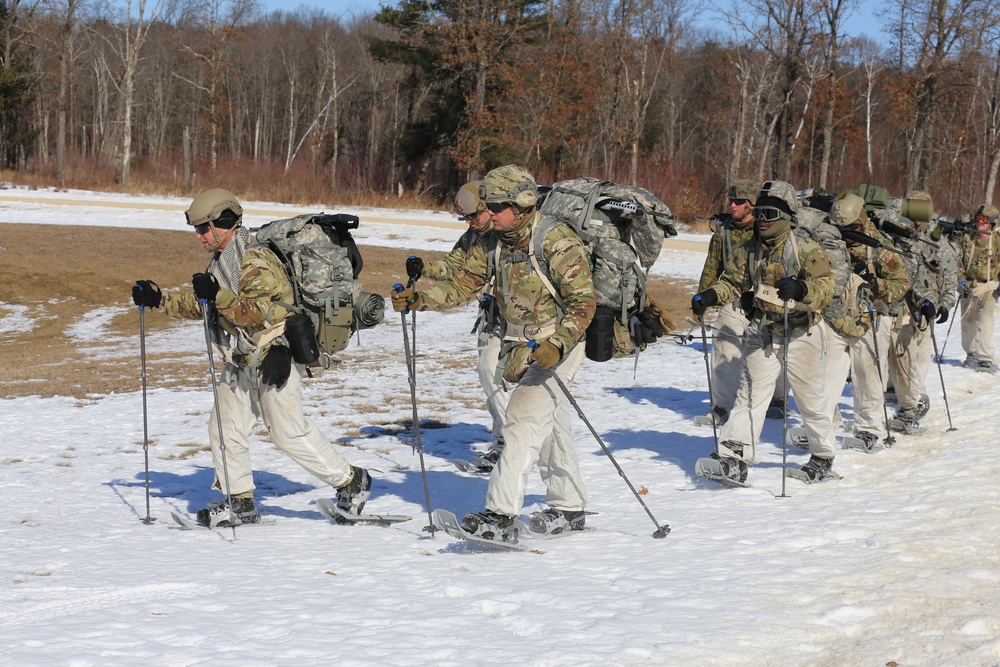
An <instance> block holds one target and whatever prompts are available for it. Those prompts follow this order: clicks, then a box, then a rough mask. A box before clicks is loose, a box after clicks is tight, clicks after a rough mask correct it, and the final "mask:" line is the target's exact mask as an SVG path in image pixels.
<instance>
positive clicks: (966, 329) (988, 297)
mask: <svg viewBox="0 0 1000 667" xmlns="http://www.w3.org/2000/svg"><path fill="white" fill-rule="evenodd" d="M961 304H962V348H963V349H964V350H965V353H966V354H974V355H976V358H978V359H986V360H987V361H993V357H994V355H995V354H996V351H997V350H996V343H994V342H993V325H994V322H993V318H994V316H995V314H996V309H997V305H996V301H994V300H993V293H992V292H987V293H986V294H984V295H982V296H980V297H975V296H971V297H969V298H968V299H962V301H961Z"/></svg>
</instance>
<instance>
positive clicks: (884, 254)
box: [826, 195, 910, 440]
mask: <svg viewBox="0 0 1000 667" xmlns="http://www.w3.org/2000/svg"><path fill="white" fill-rule="evenodd" d="M850 196H852V197H853V198H854V200H856V201H854V202H852V203H853V204H855V208H854V209H851V217H855V216H858V217H857V218H856V219H854V220H841V219H837V212H838V207H839V205H840V204H841V203H842V202H841V201H838V203H835V204H834V211H833V212H832V213H831V216H832V217H834V223H835V224H837V225H841V226H851V225H852V224H857V222H858V221H860V222H861V223H862V226H861V229H860V231H861V233H863V234H867V235H868V236H871V237H872V238H874V239H875V240H877V241H879V242H880V243H882V244H885V245H891V243H890V241H889V239H888V238H886V237H885V236H884V235H883V234H882V233H881V232H880V231H878V229H876V227H875V225H873V224H872V223H871V222H870V221H869V220H868V215H867V213H866V212H865V209H864V200H863V199H861V198H860V197H857V196H854V195H850ZM848 206H850V204H848ZM847 252H848V254H849V255H850V258H851V260H852V262H857V263H863V265H864V266H865V267H866V268H867V270H868V271H870V272H871V273H872V274H873V275H874V276H875V278H876V280H877V282H876V285H877V287H876V288H875V289H874V290H872V288H871V287H870V286H869V284H868V283H867V282H865V281H864V280H862V279H861V278H860V277H859V276H858V275H857V274H856V273H854V274H852V275H851V279H852V282H851V285H850V288H849V289H850V291H851V293H852V294H853V295H859V296H856V297H855V298H854V299H852V301H853V304H852V306H853V307H851V308H850V310H851V311H852V312H851V313H849V314H848V315H847V316H846V318H844V319H848V320H850V321H845V322H837V323H836V324H837V326H831V327H830V328H831V332H830V333H831V338H830V347H829V349H828V352H827V359H826V386H827V388H828V389H829V394H828V400H829V403H830V407H831V409H832V410H833V413H832V416H833V420H834V423H836V422H837V421H838V418H839V416H840V415H839V409H838V403H839V402H840V398H841V395H842V393H843V390H844V386H845V385H846V383H847V377H848V375H850V377H851V386H852V390H853V391H852V393H853V398H854V432H855V434H858V433H870V434H872V435H874V436H878V437H884V435H887V434H884V433H883V431H884V426H885V422H884V414H883V413H882V402H883V400H884V399H883V395H884V393H885V387H884V386H883V378H884V377H885V376H886V368H885V365H886V359H885V357H886V355H885V351H886V349H887V346H888V340H889V326H888V324H887V323H886V322H885V321H884V320H885V318H883V317H881V316H878V315H877V314H876V311H875V310H874V303H875V302H880V303H882V304H889V303H893V302H896V301H899V300H900V299H902V298H903V295H904V294H905V293H906V290H908V289H909V287H910V279H909V277H908V276H907V275H906V268H905V267H904V265H903V262H902V260H901V258H900V256H899V255H898V254H897V253H894V252H891V251H889V250H885V249H875V248H872V247H870V246H867V245H863V244H860V243H858V244H854V245H852V244H850V243H848V244H847ZM855 271H857V267H856V268H855ZM868 306H872V310H869V309H868ZM873 321H874V322H876V323H877V325H878V331H877V332H876V331H875V329H874V327H872V322H873ZM831 325H833V323H831ZM876 334H877V335H878V336H879V338H878V341H877V349H878V352H879V354H878V355H876V354H875V351H876V341H875V335H876ZM866 440H867V438H866Z"/></svg>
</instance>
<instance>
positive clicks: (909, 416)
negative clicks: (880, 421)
mask: <svg viewBox="0 0 1000 667" xmlns="http://www.w3.org/2000/svg"><path fill="white" fill-rule="evenodd" d="M889 429H890V430H892V431H896V432H897V433H906V434H909V435H913V434H915V433H920V417H918V416H917V413H916V410H915V409H914V408H900V409H899V411H898V412H897V413H896V417H895V418H893V419H890V420H889Z"/></svg>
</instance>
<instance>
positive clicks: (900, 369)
mask: <svg viewBox="0 0 1000 667" xmlns="http://www.w3.org/2000/svg"><path fill="white" fill-rule="evenodd" d="M932 326H934V323H933V322H931V323H930V324H928V325H927V327H926V328H925V329H924V330H923V331H921V330H920V329H919V328H917V326H916V325H915V324H914V323H913V322H912V321H910V322H908V323H907V324H904V325H903V326H901V327H893V329H892V331H891V332H890V334H889V349H890V356H889V367H890V369H891V372H892V381H893V386H894V387H895V389H896V401H897V402H898V403H899V407H900V408H907V409H913V408H915V407H917V402H918V401H920V398H921V395H924V394H927V372H928V371H929V370H930V368H931V361H932V359H931V356H932V354H931V348H932V342H931V332H930V328H931V327H932Z"/></svg>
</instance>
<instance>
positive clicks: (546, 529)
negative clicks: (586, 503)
mask: <svg viewBox="0 0 1000 667" xmlns="http://www.w3.org/2000/svg"><path fill="white" fill-rule="evenodd" d="M586 522H587V514H586V513H585V512H584V511H583V510H557V509H554V508H551V507H550V508H548V509H547V510H544V511H541V512H536V513H535V514H533V515H532V517H531V523H529V524H528V530H530V531H531V532H533V533H541V534H544V535H558V534H560V533H562V532H563V531H567V530H583V525H584V524H585V523H586Z"/></svg>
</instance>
